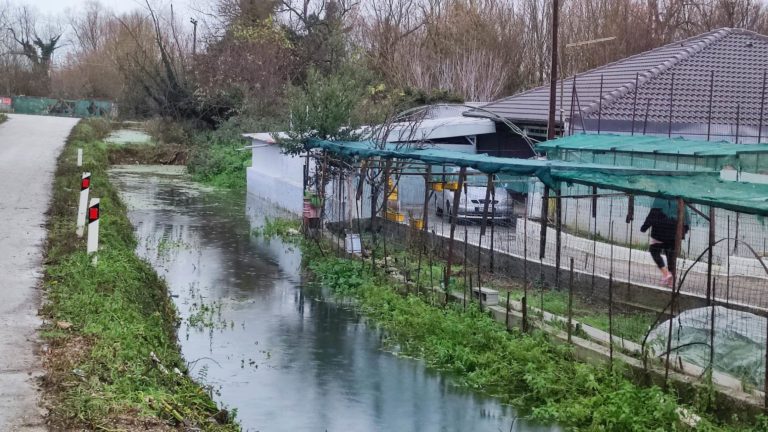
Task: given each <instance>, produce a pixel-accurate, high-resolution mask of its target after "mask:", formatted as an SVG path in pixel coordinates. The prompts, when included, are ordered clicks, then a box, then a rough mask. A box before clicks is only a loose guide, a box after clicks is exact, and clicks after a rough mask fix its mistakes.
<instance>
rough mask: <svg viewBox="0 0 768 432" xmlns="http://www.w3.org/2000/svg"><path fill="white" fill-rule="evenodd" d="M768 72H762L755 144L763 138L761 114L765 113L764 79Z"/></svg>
mask: <svg viewBox="0 0 768 432" xmlns="http://www.w3.org/2000/svg"><path fill="white" fill-rule="evenodd" d="M767 72H768V71H763V91H762V94H761V96H760V120H759V121H758V126H757V143H758V144H760V140H761V139H762V138H763V112H764V111H765V78H766V73H767Z"/></svg>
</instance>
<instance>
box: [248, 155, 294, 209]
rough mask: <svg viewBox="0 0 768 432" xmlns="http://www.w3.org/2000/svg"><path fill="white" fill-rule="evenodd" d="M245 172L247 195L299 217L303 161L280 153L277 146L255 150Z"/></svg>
mask: <svg viewBox="0 0 768 432" xmlns="http://www.w3.org/2000/svg"><path fill="white" fill-rule="evenodd" d="M252 151H253V156H252V165H251V166H250V167H249V168H248V169H247V180H248V193H249V194H253V195H254V196H257V197H259V198H263V199H265V200H267V201H270V202H272V203H274V204H276V205H277V206H278V207H280V208H282V209H284V210H287V211H289V212H291V213H294V214H297V215H301V213H302V207H303V199H304V197H303V195H302V194H303V190H302V181H303V178H304V174H303V171H304V160H303V159H302V158H301V157H299V156H290V155H286V154H283V153H282V152H281V151H280V147H278V146H277V145H267V146H263V147H256V148H254V149H253V150H252Z"/></svg>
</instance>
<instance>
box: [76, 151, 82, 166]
mask: <svg viewBox="0 0 768 432" xmlns="http://www.w3.org/2000/svg"><path fill="white" fill-rule="evenodd" d="M77 166H78V167H81V166H83V149H81V148H78V149H77Z"/></svg>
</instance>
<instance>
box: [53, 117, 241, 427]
mask: <svg viewBox="0 0 768 432" xmlns="http://www.w3.org/2000/svg"><path fill="white" fill-rule="evenodd" d="M99 128H100V125H97V124H95V123H94V122H93V121H83V122H81V123H80V124H79V125H78V126H77V127H76V128H75V130H74V131H73V133H72V135H71V136H70V140H69V142H68V144H67V145H66V146H65V148H64V150H63V152H62V154H61V156H60V157H59V160H58V167H57V170H56V176H55V180H54V187H53V200H52V202H51V206H50V209H49V221H48V231H49V236H48V244H47V247H46V252H47V259H46V266H45V272H46V276H45V281H44V284H45V289H46V294H47V298H48V300H49V301H48V303H47V305H46V306H45V308H44V311H43V313H44V315H45V316H46V317H47V318H48V320H49V321H50V322H57V321H67V322H69V323H71V324H72V326H71V328H69V329H68V330H67V331H61V330H56V329H54V328H53V327H52V326H49V327H45V328H44V329H43V331H42V332H41V335H42V336H43V337H45V338H46V340H47V341H48V343H49V344H51V345H52V346H54V347H64V348H62V349H60V350H59V351H56V354H55V357H54V358H50V359H48V361H47V364H48V365H51V366H50V367H49V368H48V370H47V376H46V383H47V385H48V386H49V387H50V390H51V392H49V394H52V399H53V400H52V404H51V405H52V406H53V409H52V410H51V419H50V420H51V424H53V425H54V426H55V428H56V429H72V430H74V429H78V430H79V429H89V430H92V429H102V428H103V429H120V428H121V427H120V422H121V419H124V418H126V417H130V418H135V420H136V422H137V423H136V424H134V425H133V427H134V428H141V429H144V428H145V427H147V428H149V427H150V426H151V425H158V424H167V423H169V422H170V423H171V424H183V423H188V424H189V425H196V426H195V427H198V428H202V429H204V430H209V431H235V430H238V427H237V426H236V425H232V424H217V423H214V422H210V421H208V419H209V418H210V417H211V416H213V415H214V414H216V412H218V409H217V407H216V404H215V403H214V402H213V401H212V400H211V398H210V397H209V395H207V394H206V393H205V391H204V390H203V389H202V388H201V387H200V386H199V385H197V384H196V383H195V382H194V381H193V380H192V379H191V378H190V377H189V376H188V375H186V373H185V371H186V370H187V367H186V364H185V362H184V360H183V359H182V357H181V354H180V350H179V347H178V345H177V342H176V324H177V315H176V311H175V309H174V306H173V303H172V302H171V300H170V298H169V296H168V292H167V287H166V286H165V283H164V282H163V281H162V280H161V279H160V278H159V277H158V276H157V274H156V273H155V272H154V271H153V269H152V267H151V266H150V265H149V264H148V263H147V262H145V261H143V260H141V259H139V258H138V257H137V256H136V255H135V253H134V249H135V247H136V240H135V238H134V234H133V227H132V226H131V224H130V221H129V220H128V218H127V212H126V209H125V207H124V205H123V204H122V202H121V201H120V198H119V197H118V195H117V191H116V190H115V188H114V187H113V186H112V185H111V184H110V182H109V179H108V177H107V171H106V170H107V167H108V161H107V147H106V146H105V145H104V144H103V143H102V142H100V141H95V140H94V138H95V137H98V136H99V135H102V134H103V131H100V130H99ZM77 147H80V148H83V151H84V163H83V167H77V166H76V164H75V149H76V148H77ZM81 171H90V172H91V173H92V176H91V178H92V183H91V191H92V194H93V195H95V196H98V197H100V198H101V236H100V237H101V239H100V240H101V246H100V250H99V261H98V265H96V266H93V265H92V263H91V259H90V257H88V256H87V255H86V253H85V243H84V241H83V240H82V239H78V238H77V237H75V236H74V216H75V211H74V209H76V208H77V193H76V192H74V191H76V190H77V187H78V182H79V179H80V172H81ZM74 341H84V342H83V343H82V344H75V343H73V342H74ZM70 346H77V347H78V348H77V350H76V351H75V353H76V354H73V351H72V350H71V349H67V348H66V347H70ZM174 368H176V369H178V370H180V371H182V374H176V373H173V372H171V371H173V370H174ZM73 370H75V371H77V373H73V372H72V371H73ZM142 423H143V424H144V426H139V424H142Z"/></svg>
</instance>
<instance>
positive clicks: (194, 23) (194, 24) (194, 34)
mask: <svg viewBox="0 0 768 432" xmlns="http://www.w3.org/2000/svg"><path fill="white" fill-rule="evenodd" d="M189 22H191V23H192V57H194V56H195V55H196V54H197V20H196V19H194V18H190V19H189Z"/></svg>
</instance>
